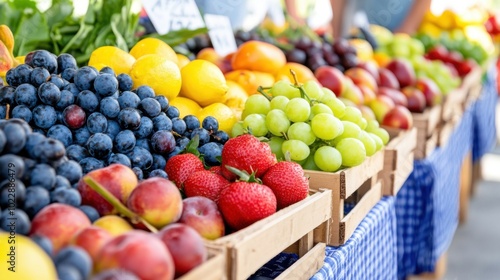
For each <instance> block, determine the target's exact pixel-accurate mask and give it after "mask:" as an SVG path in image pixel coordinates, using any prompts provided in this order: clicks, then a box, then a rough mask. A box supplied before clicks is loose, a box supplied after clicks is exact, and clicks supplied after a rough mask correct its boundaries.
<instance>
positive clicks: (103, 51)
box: [89, 46, 135, 75]
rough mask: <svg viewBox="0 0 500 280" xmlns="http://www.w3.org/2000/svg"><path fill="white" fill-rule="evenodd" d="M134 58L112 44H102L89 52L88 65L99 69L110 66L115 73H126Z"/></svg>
mask: <svg viewBox="0 0 500 280" xmlns="http://www.w3.org/2000/svg"><path fill="white" fill-rule="evenodd" d="M134 62H135V58H134V57H133V56H131V55H130V54H129V53H127V52H126V51H124V50H122V49H119V48H117V47H113V46H104V47H100V48H97V49H95V50H94V51H93V52H92V54H90V59H89V66H93V67H95V68H96V69H97V70H101V69H102V68H103V67H106V66H108V67H111V68H112V69H113V70H114V71H115V73H116V75H120V74H123V73H125V74H128V73H129V72H130V69H131V68H132V65H133V64H134Z"/></svg>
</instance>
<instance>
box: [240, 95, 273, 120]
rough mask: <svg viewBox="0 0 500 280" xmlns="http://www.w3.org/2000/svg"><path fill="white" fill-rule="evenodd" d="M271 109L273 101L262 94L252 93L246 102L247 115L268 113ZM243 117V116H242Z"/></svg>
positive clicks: (245, 111) (245, 110)
mask: <svg viewBox="0 0 500 280" xmlns="http://www.w3.org/2000/svg"><path fill="white" fill-rule="evenodd" d="M269 110H271V102H270V101H269V99H267V98H266V97H265V96H263V95H262V94H252V95H250V96H249V97H248V99H247V101H246V102H245V109H244V110H243V111H244V112H243V113H245V114H244V115H245V117H246V116H248V115H251V114H267V112H269ZM242 117H243V116H242Z"/></svg>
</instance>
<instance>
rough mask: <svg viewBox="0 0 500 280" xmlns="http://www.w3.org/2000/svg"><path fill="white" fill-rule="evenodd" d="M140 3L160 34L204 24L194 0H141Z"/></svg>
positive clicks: (199, 26)
mask: <svg viewBox="0 0 500 280" xmlns="http://www.w3.org/2000/svg"><path fill="white" fill-rule="evenodd" d="M142 5H143V6H144V9H145V10H146V12H147V13H148V16H149V19H151V23H153V25H154V27H155V29H156V31H157V32H158V34H160V35H164V34H167V33H168V32H169V31H175V30H179V29H184V28H185V29H191V30H194V29H197V28H202V27H204V26H205V24H204V23H203V18H202V17H201V14H200V11H199V10H198V7H197V6H196V3H195V2H194V0H142Z"/></svg>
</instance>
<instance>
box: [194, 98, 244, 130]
mask: <svg viewBox="0 0 500 280" xmlns="http://www.w3.org/2000/svg"><path fill="white" fill-rule="evenodd" d="M208 116H212V117H214V118H216V119H217V121H218V122H219V130H222V131H225V132H226V133H228V134H229V133H230V132H231V129H232V128H233V125H234V124H235V123H236V116H235V115H234V113H233V111H232V110H231V108H229V107H228V106H226V105H225V104H222V103H213V104H211V105H208V106H207V107H205V108H203V109H201V111H200V112H199V113H198V119H200V121H203V119H204V118H206V117H208Z"/></svg>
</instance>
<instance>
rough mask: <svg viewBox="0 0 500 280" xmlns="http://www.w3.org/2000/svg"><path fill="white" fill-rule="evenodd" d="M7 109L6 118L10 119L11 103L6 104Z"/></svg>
mask: <svg viewBox="0 0 500 280" xmlns="http://www.w3.org/2000/svg"><path fill="white" fill-rule="evenodd" d="M5 107H6V109H5V119H6V120H8V119H10V116H9V115H10V104H7V105H6V106H5Z"/></svg>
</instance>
